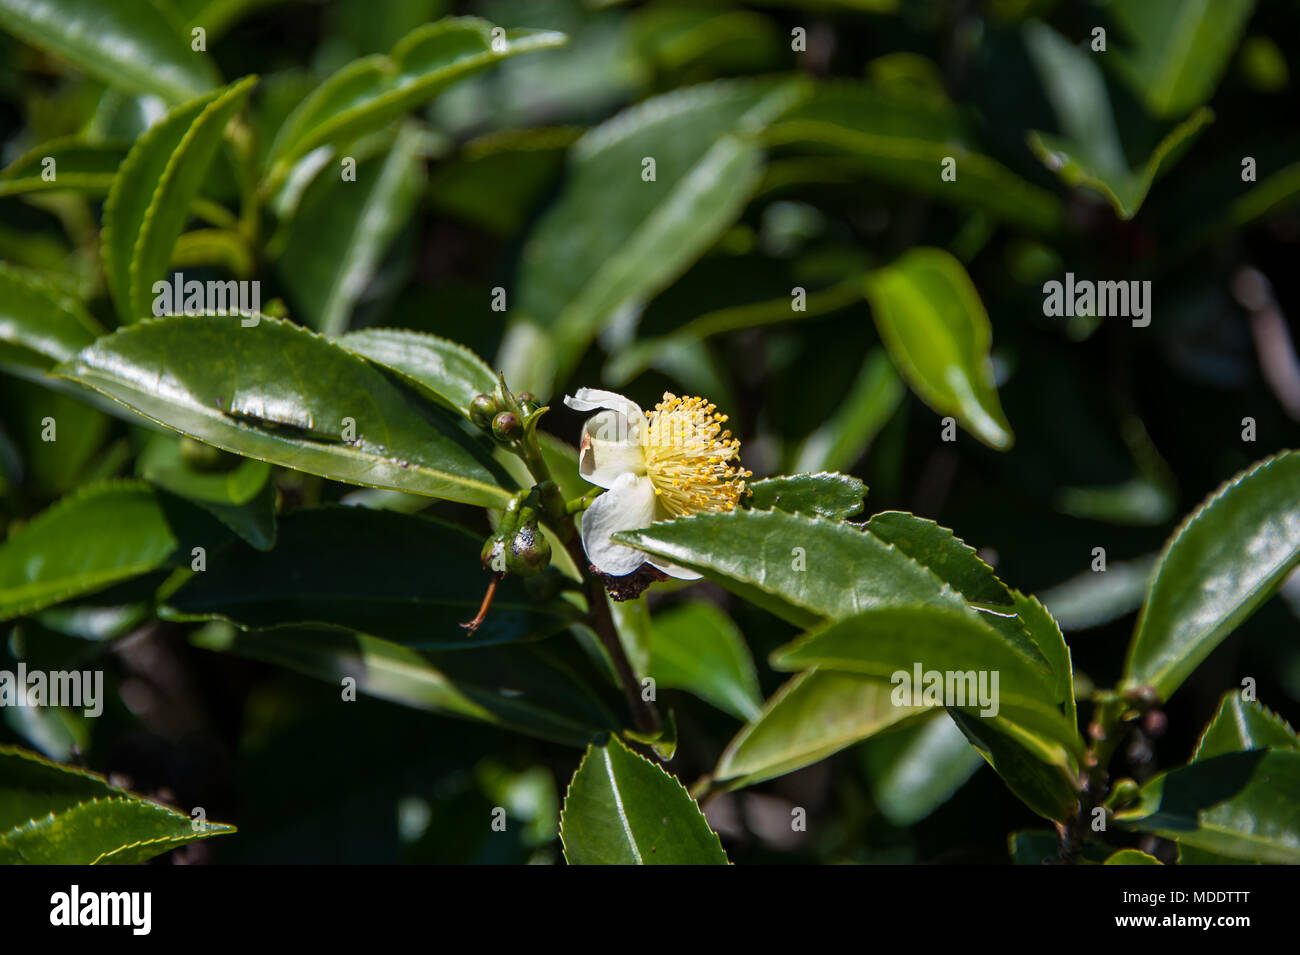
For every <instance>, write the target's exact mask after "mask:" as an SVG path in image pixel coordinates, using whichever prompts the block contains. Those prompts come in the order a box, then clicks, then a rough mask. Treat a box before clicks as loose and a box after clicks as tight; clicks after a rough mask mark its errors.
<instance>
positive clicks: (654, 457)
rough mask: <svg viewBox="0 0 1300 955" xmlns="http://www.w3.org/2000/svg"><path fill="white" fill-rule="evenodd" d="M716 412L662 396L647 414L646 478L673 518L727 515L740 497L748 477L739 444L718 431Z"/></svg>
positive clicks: (700, 402)
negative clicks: (710, 513) (701, 513)
mask: <svg viewBox="0 0 1300 955" xmlns="http://www.w3.org/2000/svg"><path fill="white" fill-rule="evenodd" d="M716 407H717V406H716V405H713V404H711V403H709V402H706V401H705V400H704V399H703V398H678V397H677V396H676V395H674V394H672V393H671V392H667V391H665V392H664V399H663V401H661V402H659V404H657V405H655V407H654V410H653V411H647V412H646V418H647V419H649V422H648V427H647V428H646V429H645V430H644V431H643V432H642V439H641V440H642V446H643V448H644V452H645V469H646V474H647V475H648V476H649V477H650V481H651V482H652V483H653V484H654V488H655V494H656V495H657V496H658V498H659V501H660V503H661V504H663V506H664V507H665V508H666V509H667V510H668V512H669V513H670V514H672V515H673V516H674V517H678V516H680V515H682V514H694V513H696V512H698V511H729V510H731V509H732V508H734V507H735V506H736V505H737V504H738V503H740V497H741V495H742V494H744V493H745V478H748V477H753V475H752V474H751V473H750V472H749V471H746V470H745V469H744V468H742V467H740V462H739V457H740V442H739V441H737V440H736V439H735V438H733V437H732V436H731V432H730V431H725V430H723V427H722V426H723V425H724V424H725V423H726V421H727V416H726V415H721V414H718V413H717V411H716ZM733 462H734V463H733Z"/></svg>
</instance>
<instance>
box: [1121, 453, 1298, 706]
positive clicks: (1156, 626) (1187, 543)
mask: <svg viewBox="0 0 1300 955" xmlns="http://www.w3.org/2000/svg"><path fill="white" fill-rule="evenodd" d="M1297 487H1300V453H1297V452H1294V451H1288V452H1284V453H1282V454H1279V455H1277V456H1276V457H1273V458H1270V459H1268V460H1267V461H1262V462H1260V463H1259V464H1257V465H1255V466H1254V467H1253V468H1251V469H1250V470H1248V471H1245V472H1244V473H1242V474H1239V475H1237V476H1236V477H1234V478H1233V479H1232V480H1230V481H1228V482H1227V483H1226V484H1224V485H1223V486H1222V487H1221V488H1220V489H1219V490H1218V491H1217V492H1216V493H1215V494H1213V495H1212V496H1211V497H1210V498H1209V499H1208V500H1206V501H1205V503H1203V504H1202V505H1201V506H1200V507H1199V508H1197V510H1196V511H1195V513H1193V514H1192V515H1191V516H1190V517H1189V518H1188V519H1187V520H1186V521H1184V522H1183V524H1182V526H1181V527H1179V528H1178V530H1176V531H1175V532H1174V535H1173V537H1171V538H1170V540H1169V543H1168V544H1166V545H1165V550H1164V551H1163V553H1162V554H1161V556H1160V562H1159V564H1158V565H1157V567H1156V572H1155V577H1154V578H1153V580H1152V583H1151V592H1150V595H1149V596H1148V597H1147V602H1146V605H1145V606H1144V607H1143V608H1142V615H1141V616H1140V617H1139V619H1138V625H1137V629H1136V631H1135V633H1134V636H1133V642H1132V643H1131V644H1130V646H1129V653H1128V661H1127V663H1126V665H1125V668H1124V673H1125V677H1124V685H1126V686H1151V687H1154V688H1155V690H1156V692H1157V693H1158V694H1159V695H1160V698H1161V699H1162V700H1167V699H1169V697H1170V696H1171V695H1172V694H1173V692H1174V691H1175V690H1176V689H1178V687H1179V686H1180V685H1181V684H1182V682H1183V680H1185V679H1187V677H1188V676H1189V675H1190V674H1191V672H1192V671H1193V670H1195V669H1196V667H1197V666H1198V665H1199V664H1200V663H1201V661H1202V660H1204V659H1205V658H1206V657H1207V656H1209V654H1210V651H1212V650H1213V649H1214V648H1215V647H1216V646H1218V645H1219V643H1220V642H1221V641H1222V640H1223V638H1224V637H1226V636H1227V635H1228V634H1229V633H1231V632H1232V631H1233V630H1234V629H1236V627H1238V626H1239V625H1240V624H1241V623H1242V621H1244V620H1245V619H1246V618H1247V617H1249V616H1250V615H1251V614H1252V613H1254V612H1255V610H1256V609H1257V608H1258V607H1259V605H1260V604H1262V603H1263V602H1264V601H1265V600H1267V599H1268V598H1269V597H1270V596H1271V595H1272V594H1273V593H1274V592H1275V591H1276V590H1277V588H1278V587H1279V586H1281V583H1282V580H1283V579H1284V578H1285V577H1286V575H1287V574H1288V573H1289V572H1290V571H1291V569H1292V568H1293V567H1295V566H1296V564H1297V563H1300V497H1297V495H1296V488H1297Z"/></svg>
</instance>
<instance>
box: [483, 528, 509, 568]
mask: <svg viewBox="0 0 1300 955" xmlns="http://www.w3.org/2000/svg"><path fill="white" fill-rule="evenodd" d="M479 559H480V560H482V561H483V566H484V567H485V568H486V569H487V570H490V571H492V572H493V573H494V574H504V573H505V572H506V571H507V570H509V566H510V556H509V550H508V548H507V547H506V542H505V539H504V538H502V537H499V536H496V535H493V536H492V537H489V538H488V539H487V540H486V541H484V542H483V550H482V551H480V552H479Z"/></svg>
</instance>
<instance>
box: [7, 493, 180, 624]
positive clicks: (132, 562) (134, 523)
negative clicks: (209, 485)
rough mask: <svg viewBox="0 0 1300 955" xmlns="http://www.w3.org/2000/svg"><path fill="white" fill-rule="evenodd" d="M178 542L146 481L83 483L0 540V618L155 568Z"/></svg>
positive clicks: (19, 613)
mask: <svg viewBox="0 0 1300 955" xmlns="http://www.w3.org/2000/svg"><path fill="white" fill-rule="evenodd" d="M177 546H178V540H177V537H176V535H175V534H174V533H173V530H172V528H171V526H170V525H169V523H168V520H167V517H166V516H165V514H164V512H163V507H162V503H161V502H160V500H159V499H158V496H157V494H156V493H155V492H154V491H153V490H152V489H151V488H149V487H148V486H147V485H144V484H140V483H137V482H133V481H112V482H109V483H106V484H100V485H96V486H92V487H88V488H84V489H82V490H80V491H78V492H76V493H75V494H73V495H70V496H69V497H65V498H63V499H62V500H61V501H59V502H58V503H57V504H55V505H54V506H53V507H50V508H49V509H48V510H45V511H43V512H42V513H40V514H38V515H37V516H36V517H34V518H32V520H31V521H30V522H29V523H27V524H26V525H25V526H23V527H22V528H21V529H20V530H18V531H15V532H14V533H13V534H11V535H10V536H9V539H8V540H6V541H5V542H4V543H3V544H0V620H7V619H10V618H12V617H16V616H20V615H22V614H27V613H31V612H32V611H34V610H40V609H42V608H44V607H49V606H51V605H52V604H56V603H58V602H60V601H62V600H66V599H67V598H69V597H74V596H77V595H79V594H87V593H92V592H94V591H96V590H100V589H102V588H104V587H106V586H108V585H109V584H114V583H117V582H119V581H123V580H127V579H129V578H131V577H135V576H137V575H139V574H143V573H146V572H148V571H151V570H155V569H157V568H159V567H161V566H163V565H164V564H165V563H166V561H167V560H168V558H169V557H170V556H171V555H172V554H173V553H174V552H175V551H176V549H177Z"/></svg>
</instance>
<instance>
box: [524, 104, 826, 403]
mask: <svg viewBox="0 0 1300 955" xmlns="http://www.w3.org/2000/svg"><path fill="white" fill-rule="evenodd" d="M801 89H802V87H801V85H800V84H799V83H797V82H795V81H781V82H775V83H774V82H771V81H752V82H751V81H736V82H727V83H714V84H709V85H705V86H697V87H691V88H688V89H682V90H676V91H674V92H672V93H668V94H665V95H663V96H658V97H655V98H653V99H650V100H647V101H646V102H644V103H641V104H639V105H637V106H634V107H632V108H631V109H629V110H626V111H624V112H623V113H620V114H619V115H618V116H615V117H614V118H613V119H611V120H609V121H608V122H606V123H604V124H603V125H601V126H599V127H597V128H596V129H593V130H592V131H591V132H589V133H587V134H586V135H585V136H583V137H582V139H580V140H578V142H577V143H576V144H575V145H574V147H573V149H572V150H571V152H570V161H569V167H568V170H567V176H566V180H565V188H564V192H563V193H562V194H561V196H560V198H559V199H558V200H557V201H556V203H555V204H554V205H553V206H551V207H550V209H548V210H547V212H546V213H545V214H544V215H543V217H542V219H541V221H539V222H538V224H537V226H536V228H534V230H533V232H532V234H531V235H530V237H529V238H528V241H527V244H526V245H525V247H524V250H523V258H522V263H521V269H520V275H519V290H518V293H517V297H516V302H517V305H516V306H515V307H517V308H518V309H519V312H520V313H521V315H522V316H524V319H523V321H524V322H526V324H524V325H522V326H521V325H516V326H515V331H514V335H513V337H512V339H507V346H506V349H505V352H504V354H503V360H502V364H503V365H504V366H505V371H506V377H507V379H508V380H509V381H510V382H511V384H512V385H514V386H515V387H517V388H522V389H525V390H529V391H534V392H536V393H537V394H539V395H542V396H547V395H549V394H550V392H551V389H552V385H553V382H554V381H555V379H556V376H558V377H559V378H563V377H565V376H567V374H568V372H569V371H570V370H571V369H572V367H573V365H574V364H575V363H576V361H577V359H578V358H579V357H580V356H581V354H582V352H583V351H584V350H585V348H586V346H587V345H588V344H589V343H590V342H591V340H592V339H593V338H594V337H595V335H596V333H597V332H598V331H599V330H600V329H601V328H602V327H603V326H604V325H605V323H606V322H607V321H608V320H609V319H610V318H611V317H612V316H613V315H614V314H615V313H617V312H618V311H619V310H620V309H622V308H625V307H628V306H634V305H638V304H641V303H643V302H644V301H646V300H647V299H649V298H650V297H651V296H653V295H654V294H656V293H657V292H659V291H660V290H661V289H663V287H664V286H666V285H668V284H669V283H670V282H671V281H673V280H674V279H675V278H677V276H678V275H680V274H681V273H682V272H683V271H685V270H686V268H687V267H688V266H689V265H690V264H691V263H692V262H693V261H694V260H695V259H696V258H697V257H698V256H699V255H700V254H701V253H702V252H703V251H704V250H705V249H706V248H708V246H709V245H711V244H712V243H713V242H714V240H715V239H717V237H718V236H719V235H720V234H721V233H722V231H723V230H724V229H725V228H726V227H727V226H728V225H730V224H731V223H732V221H734V220H735V218H736V216H737V215H738V214H739V212H740V210H741V208H742V207H743V206H744V204H745V203H746V202H747V201H748V200H749V197H750V195H751V193H752V192H753V189H754V186H755V185H756V184H757V181H758V174H759V170H760V167H761V165H762V150H761V147H760V145H759V144H758V143H757V142H756V140H755V136H756V134H757V133H758V132H759V131H760V130H761V129H762V128H763V126H764V125H766V124H767V123H769V122H771V120H772V119H774V118H775V117H776V116H778V115H780V114H781V113H782V112H783V111H784V110H786V109H787V108H788V107H789V106H790V105H791V104H792V103H794V102H795V101H796V100H797V98H798V97H799V96H800V95H801ZM647 159H653V160H654V163H655V166H654V179H653V181H647V180H645V179H643V178H642V177H643V174H645V172H646V168H647V167H645V165H644V161H645V160H647ZM593 208H596V209H600V210H601V215H600V216H599V217H598V218H596V219H593V218H592V216H591V210H592V209H593ZM539 329H540V330H541V331H543V332H544V333H545V336H546V340H543V341H541V342H540V344H539V343H538V340H539V338H540V336H539V334H538V330H539ZM521 336H522V337H521ZM512 341H513V351H512V346H511V343H512ZM547 341H549V342H550V347H551V348H552V350H553V353H552V355H551V359H552V360H551V362H550V363H549V364H550V365H551V366H552V367H550V368H547V367H544V365H545V364H546V363H544V362H543V361H542V359H541V358H540V356H539V355H537V354H536V351H537V349H538V348H539V347H542V345H545V344H546V343H547Z"/></svg>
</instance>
